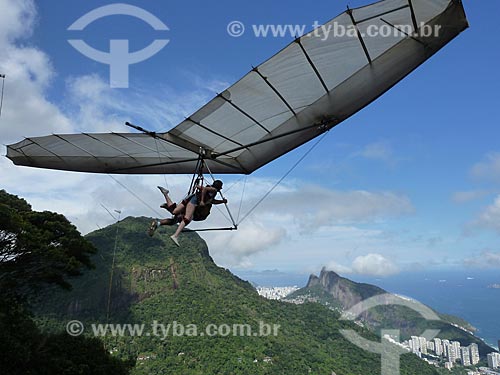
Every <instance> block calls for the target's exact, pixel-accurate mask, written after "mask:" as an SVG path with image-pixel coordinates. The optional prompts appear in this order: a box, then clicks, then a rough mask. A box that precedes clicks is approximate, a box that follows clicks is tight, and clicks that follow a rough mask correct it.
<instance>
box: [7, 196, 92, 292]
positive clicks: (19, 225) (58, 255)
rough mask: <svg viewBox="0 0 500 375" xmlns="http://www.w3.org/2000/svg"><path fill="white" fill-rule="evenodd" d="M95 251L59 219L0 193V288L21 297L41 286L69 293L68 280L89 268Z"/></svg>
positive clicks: (59, 216) (66, 221) (64, 219)
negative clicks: (67, 290) (66, 290)
mask: <svg viewBox="0 0 500 375" xmlns="http://www.w3.org/2000/svg"><path fill="white" fill-rule="evenodd" d="M93 253H95V248H94V247H93V246H92V244H90V243H89V242H88V241H86V240H85V239H84V238H83V237H82V236H81V235H80V233H79V232H78V230H77V229H76V227H75V226H74V225H72V224H71V223H70V222H69V221H68V220H67V219H66V218H65V217H64V216H63V215H61V214H58V213H54V212H50V211H44V212H37V211H33V210H32V208H31V206H30V205H29V204H28V203H27V202H26V201H25V200H24V199H22V198H19V197H17V196H15V195H12V194H9V193H7V192H6V191H5V190H0V287H2V289H4V290H7V291H9V292H10V293H14V294H18V295H19V294H20V295H24V294H26V293H27V292H29V291H32V290H34V289H37V288H38V287H40V286H41V285H43V284H45V283H53V284H57V285H59V286H61V287H63V288H66V289H69V288H70V287H71V286H70V283H69V282H68V279H67V278H68V277H71V276H77V275H79V274H81V269H82V268H83V267H87V268H90V267H92V263H91V261H90V257H89V256H90V255H91V254H93Z"/></svg>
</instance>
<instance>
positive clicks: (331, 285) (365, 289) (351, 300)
mask: <svg viewBox="0 0 500 375" xmlns="http://www.w3.org/2000/svg"><path fill="white" fill-rule="evenodd" d="M316 285H320V286H321V287H322V288H323V290H325V291H326V292H328V293H329V294H330V295H331V296H332V297H333V298H335V299H336V300H338V302H339V303H340V304H341V305H342V308H344V309H349V308H351V307H352V306H354V305H356V304H357V303H359V302H361V301H363V300H364V299H366V298H369V297H372V296H374V295H377V294H383V293H386V292H385V290H383V289H381V288H378V287H376V286H374V285H369V284H362V283H355V282H353V281H351V280H348V279H345V278H343V277H340V276H339V275H338V274H336V273H335V272H333V271H328V270H326V268H324V267H323V269H322V270H321V273H320V275H319V277H317V276H315V275H311V276H310V277H309V281H308V283H307V286H306V287H307V288H310V287H313V286H316Z"/></svg>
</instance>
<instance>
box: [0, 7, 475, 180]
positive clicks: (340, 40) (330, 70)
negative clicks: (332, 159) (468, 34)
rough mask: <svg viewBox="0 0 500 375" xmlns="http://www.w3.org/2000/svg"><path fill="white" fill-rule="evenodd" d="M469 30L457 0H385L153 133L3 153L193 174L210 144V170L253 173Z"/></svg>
mask: <svg viewBox="0 0 500 375" xmlns="http://www.w3.org/2000/svg"><path fill="white" fill-rule="evenodd" d="M408 27H409V29H408ZM467 27H468V24H467V19H466V16H465V12H464V9H463V6H462V3H461V1H460V0H383V1H380V2H377V3H375V4H372V5H368V6H365V7H361V8H358V9H352V10H348V11H346V12H345V13H342V14H341V15H339V16H338V17H336V18H334V19H333V20H331V21H330V22H328V23H326V24H325V25H323V26H322V27H321V28H319V29H317V30H314V31H312V32H310V33H308V34H305V35H303V36H302V37H300V38H298V39H297V40H295V41H294V42H292V43H290V44H289V45H288V46H287V47H285V48H284V49H283V50H281V51H280V52H279V53H277V54H276V55H274V56H273V57H271V58H270V59H269V60H267V61H266V62H264V63H262V64H261V65H259V66H258V67H257V68H254V69H252V70H251V71H250V72H249V73H248V74H246V75H245V76H244V77H243V78H242V79H240V80H239V81H238V82H236V83H235V84H234V85H232V86H231V87H229V88H228V89H227V90H225V91H224V92H222V93H221V94H219V95H217V96H216V97H215V98H214V99H212V100H211V101H210V102H208V103H207V104H206V105H205V106H203V107H202V108H201V109H199V110H198V111H196V112H195V113H194V114H192V115H191V116H190V117H189V118H187V119H186V120H185V121H183V122H181V123H180V124H179V125H177V126H176V127H175V128H173V129H172V130H170V131H168V132H166V133H157V134H155V135H156V138H155V137H153V136H151V135H149V134H142V133H126V134H117V133H111V134H73V135H50V136H46V137H36V138H27V139H25V140H23V141H21V142H19V143H16V144H13V145H10V146H8V151H7V157H9V158H10V159H11V160H12V161H13V162H14V163H15V164H17V165H26V166H31V167H39V168H51V169H62V170H71V171H83V172H95V173H125V174H147V173H192V172H193V170H194V168H195V165H196V160H197V159H198V156H199V153H200V150H204V152H205V153H206V157H207V163H209V165H210V169H211V170H212V171H213V172H214V173H245V174H249V173H251V172H253V171H254V170H256V169H257V168H259V167H261V166H263V165H265V164H266V163H269V162H270V161H272V160H274V159H276V158H278V157H279V156H281V155H283V154H285V153H287V152H288V151H290V150H292V149H294V148H295V147H298V146H300V145H301V144H303V143H305V142H307V141H309V140H310V139H312V138H314V137H316V136H318V135H320V134H321V133H323V132H325V131H328V130H329V129H331V128H332V127H333V126H335V125H337V124H339V123H340V122H342V121H343V120H345V119H346V118H348V117H349V116H351V115H352V114H354V113H356V112H357V111H359V110H360V109H362V108H363V107H365V106H366V105H368V104H369V103H371V102H372V101H374V100H375V99H377V98H378V97H379V96H380V95H382V94H383V93H384V92H386V91H387V90H389V89H390V88H391V87H392V86H393V85H395V84H396V83H397V82H399V81H400V80H401V79H403V78H404V77H405V76H407V75H408V74H409V73H411V72H412V71H413V70H414V69H416V68H417V67H418V66H419V65H421V64H422V63H424V62H425V61H426V60H427V59H428V58H429V57H431V56H432V55H433V54H434V53H436V52H437V51H438V50H439V49H441V48H442V47H443V46H444V45H446V44H447V43H448V42H449V41H451V40H452V39H453V38H454V37H455V36H457V35H458V34H459V33H460V32H462V31H463V30H465V29H466V28H467ZM324 30H330V33H329V34H326V33H324V32H323V31H324ZM342 30H343V31H344V35H343V36H342V35H341V34H342V32H341V31H342ZM335 31H336V32H335ZM377 31H378V32H377ZM397 31H400V32H397ZM429 31H432V33H430V34H431V35H429ZM387 34H391V35H390V36H387Z"/></svg>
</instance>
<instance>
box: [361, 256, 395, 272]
mask: <svg viewBox="0 0 500 375" xmlns="http://www.w3.org/2000/svg"><path fill="white" fill-rule="evenodd" d="M352 269H353V270H354V272H355V273H357V274H360V275H371V276H389V275H393V274H396V273H398V272H399V268H398V267H397V266H396V265H395V264H394V263H393V262H392V261H391V260H389V259H387V258H385V257H384V256H382V255H380V254H367V255H365V256H359V257H357V258H356V259H354V261H353V262H352Z"/></svg>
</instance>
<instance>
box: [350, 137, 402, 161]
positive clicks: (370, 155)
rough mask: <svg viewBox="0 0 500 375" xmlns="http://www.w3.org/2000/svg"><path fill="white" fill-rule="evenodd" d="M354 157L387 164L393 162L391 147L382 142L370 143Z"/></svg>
mask: <svg viewBox="0 0 500 375" xmlns="http://www.w3.org/2000/svg"><path fill="white" fill-rule="evenodd" d="M355 155H356V156H362V157H364V158H366V159H371V160H379V161H384V162H387V163H393V162H394V161H395V159H394V155H393V152H392V149H391V146H390V145H389V143H387V142H383V141H380V142H374V143H370V144H368V145H366V146H365V147H364V148H363V149H362V150H361V151H359V152H357V153H356V154H355Z"/></svg>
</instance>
